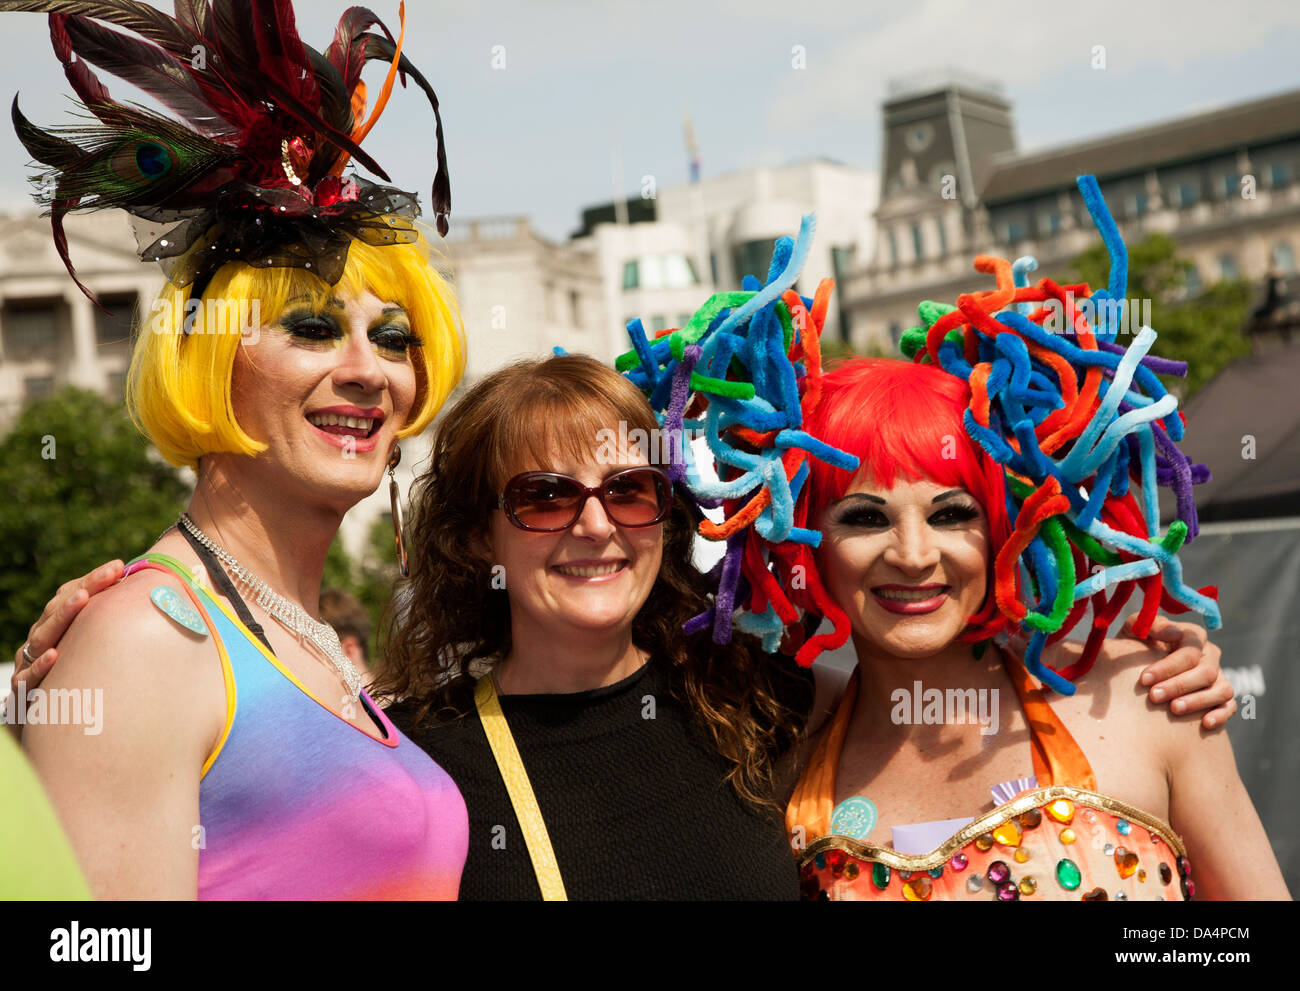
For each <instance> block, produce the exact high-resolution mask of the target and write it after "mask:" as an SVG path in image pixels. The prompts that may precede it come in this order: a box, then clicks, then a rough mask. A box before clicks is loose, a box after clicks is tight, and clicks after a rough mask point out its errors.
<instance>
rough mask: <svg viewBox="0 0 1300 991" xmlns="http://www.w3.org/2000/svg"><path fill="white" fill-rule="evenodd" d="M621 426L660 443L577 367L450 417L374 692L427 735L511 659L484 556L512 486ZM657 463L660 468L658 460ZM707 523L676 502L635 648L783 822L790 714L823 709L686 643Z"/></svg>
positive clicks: (739, 778)
mask: <svg viewBox="0 0 1300 991" xmlns="http://www.w3.org/2000/svg"><path fill="white" fill-rule="evenodd" d="M620 422H622V423H624V424H626V431H627V434H628V435H629V436H631V437H633V438H635V437H636V434H634V433H633V431H634V430H637V429H641V430H644V431H646V434H645V436H646V437H647V438H654V437H656V436H658V434H656V433H651V431H653V430H655V429H656V428H657V427H658V422H657V421H656V419H655V416H654V413H653V411H652V410H651V409H650V406H649V404H648V403H647V402H646V400H645V397H644V396H643V395H642V394H641V393H640V391H638V390H637V388H636V386H634V385H633V384H632V383H631V382H629V381H628V380H627V379H625V378H624V377H623V376H622V375H619V374H618V373H617V372H615V371H614V370H613V369H611V368H609V367H607V366H605V365H603V364H601V363H600V362H598V361H595V360H594V359H591V358H586V357H581V356H575V355H563V356H558V357H553V358H548V359H545V360H540V361H520V362H517V363H515V364H512V365H509V366H507V367H505V368H502V369H500V370H499V371H496V372H494V373H492V374H491V375H488V376H487V377H486V378H484V379H482V380H481V381H479V382H478V383H476V384H475V385H473V386H471V387H470V389H469V390H468V392H467V393H466V394H465V395H464V396H463V397H462V398H461V399H460V400H459V401H457V402H456V403H455V405H454V406H453V407H452V408H451V409H450V410H449V411H448V412H447V413H446V414H444V416H443V417H442V418H441V419H440V420H439V422H438V423H437V424H436V425H435V426H434V438H433V451H432V455H431V459H430V464H429V467H428V468H427V469H426V470H425V471H424V472H423V474H422V475H421V476H420V478H419V479H418V480H417V481H416V483H415V485H414V486H413V487H412V490H411V500H410V505H411V521H410V524H409V526H408V533H407V539H408V544H409V545H410V577H409V578H408V579H403V580H399V582H398V583H397V587H396V589H395V591H394V597H393V602H394V606H393V610H392V612H391V613H390V617H389V635H388V637H387V640H386V655H385V663H384V668H383V671H382V672H381V675H380V679H379V681H378V682H377V683H376V685H375V687H374V688H373V689H372V692H376V693H378V694H381V695H386V696H388V697H390V698H394V699H407V700H414V701H416V702H417V703H418V707H417V710H416V721H417V722H421V721H424V720H426V719H428V718H430V714H431V713H436V714H437V716H438V717H439V718H447V717H451V718H455V717H457V716H464V715H466V714H468V713H469V712H472V711H473V710H474V703H473V686H474V682H475V680H476V678H477V677H481V676H483V675H484V674H486V673H487V672H488V671H490V670H491V667H492V665H493V664H494V663H495V662H496V661H497V659H499V658H502V657H505V656H506V655H507V654H508V653H509V652H510V649H511V633H510V605H509V598H508V593H507V591H506V590H504V589H494V588H493V587H492V586H493V582H492V574H491V563H490V561H488V560H487V558H486V557H485V555H484V553H483V551H482V550H481V547H482V543H481V539H482V537H483V536H485V535H486V533H487V530H488V525H489V514H490V513H491V512H492V511H493V509H492V507H493V506H495V504H496V498H497V493H499V492H500V491H501V490H502V488H503V487H504V486H505V483H506V482H507V481H508V480H509V478H510V477H511V476H512V475H513V474H514V473H516V472H518V471H521V470H525V468H527V467H529V466H530V465H538V466H542V467H543V468H545V467H546V466H547V465H548V462H549V461H550V459H551V457H552V456H553V452H561V453H564V454H567V455H571V456H573V457H575V458H577V459H579V460H585V459H587V458H590V457H591V456H592V455H593V453H594V452H595V449H596V445H597V440H598V438H599V437H600V436H602V435H601V434H600V433H599V432H600V431H601V430H605V429H612V430H614V431H615V432H616V433H617V432H618V431H619V424H620ZM651 446H652V447H654V445H651ZM647 453H648V454H649V456H650V459H651V461H652V463H653V462H654V461H655V460H656V459H655V457H654V454H655V453H656V452H655V451H653V450H652V451H650V452H647ZM697 521H698V513H697V511H696V510H695V509H694V507H693V504H692V503H690V502H688V501H687V500H686V499H685V498H684V497H683V496H682V495H680V494H678V495H676V496H675V498H674V506H673V510H672V513H671V515H670V516H669V518H668V519H667V520H666V521H665V522H664V547H663V556H662V564H661V565H660V569H659V575H658V577H657V578H656V580H655V583H654V586H653V587H652V589H651V591H650V596H649V598H648V599H647V600H646V603H645V605H644V606H643V607H642V608H641V610H640V612H638V613H637V616H636V618H635V620H634V621H633V624H632V640H633V643H635V644H636V645H637V646H638V647H640V648H642V649H644V650H648V651H649V652H650V656H651V662H650V663H653V664H661V665H664V667H665V670H666V671H667V672H668V674H669V682H670V684H671V686H672V692H673V695H674V697H675V698H676V699H677V700H678V701H679V702H680V703H681V704H682V705H683V706H685V707H686V708H687V710H688V711H689V712H690V713H691V714H692V715H693V716H694V718H695V720H696V721H697V722H698V723H699V724H700V725H701V726H702V727H703V728H704V729H705V730H707V732H708V735H709V738H710V739H711V740H712V743H713V745H714V746H715V747H716V749H717V751H718V753H719V754H721V755H722V757H723V758H725V759H726V761H727V762H728V763H729V764H730V765H731V767H730V771H729V772H728V775H727V779H728V781H729V782H730V784H731V786H732V787H733V788H734V789H735V791H736V793H737V794H738V795H739V796H740V797H741V798H742V799H743V800H745V801H746V802H748V803H750V804H751V805H754V806H758V807H763V806H766V807H769V808H775V805H776V803H775V798H774V795H773V788H774V775H773V765H774V763H775V761H776V759H777V757H779V756H780V754H782V753H784V752H785V751H786V750H788V749H789V748H790V747H791V746H793V745H794V743H795V742H797V740H798V738H799V736H800V734H801V733H802V731H803V722H804V719H805V717H806V715H807V713H806V711H795V710H794V709H791V708H789V707H787V705H786V704H785V703H784V702H783V701H782V700H783V699H784V700H788V699H791V698H801V697H804V696H806V697H808V698H811V690H810V688H809V686H808V683H807V681H806V676H803V677H801V676H800V674H799V673H798V672H797V671H796V669H795V667H794V665H793V663H792V662H791V661H790V660H789V659H788V658H780V657H772V656H770V655H767V654H764V653H763V651H762V650H761V649H759V647H758V645H757V643H756V642H755V641H753V640H752V639H750V638H747V637H744V636H743V635H741V634H739V633H737V634H736V635H735V637H734V638H733V640H732V642H731V643H730V644H727V645H718V644H715V643H713V642H712V639H711V638H710V636H709V633H708V631H707V630H705V631H703V632H701V633H699V634H694V635H691V636H687V635H686V634H685V633H684V632H683V630H682V625H683V624H684V623H685V622H686V621H687V620H688V619H690V618H691V617H692V616H695V615H696V614H698V613H700V612H703V611H704V610H706V609H708V608H709V607H710V606H711V605H712V599H711V597H710V595H709V591H708V579H707V578H706V577H705V576H703V575H701V574H700V573H699V571H698V570H697V569H696V568H695V566H694V564H693V563H692V561H691V548H692V541H693V536H694V531H695V526H696V523H697ZM799 708H800V709H802V708H803V707H802V705H800V706H799Z"/></svg>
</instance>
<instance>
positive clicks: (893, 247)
mask: <svg viewBox="0 0 1300 991" xmlns="http://www.w3.org/2000/svg"><path fill="white" fill-rule="evenodd" d="M886 234H887V235H888V237H889V264H891V265H897V264H898V238H896V237H894V230H893V228H892V227H891V228H890V229H889V230H888V231H886Z"/></svg>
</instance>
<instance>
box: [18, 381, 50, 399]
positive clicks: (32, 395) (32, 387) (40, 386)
mask: <svg viewBox="0 0 1300 991" xmlns="http://www.w3.org/2000/svg"><path fill="white" fill-rule="evenodd" d="M53 394H54V376H53V375H33V376H32V377H31V378H25V379H23V399H25V400H26V401H27V402H29V403H30V402H35V401H36V400H37V399H45V398H46V397H47V396H51V395H53Z"/></svg>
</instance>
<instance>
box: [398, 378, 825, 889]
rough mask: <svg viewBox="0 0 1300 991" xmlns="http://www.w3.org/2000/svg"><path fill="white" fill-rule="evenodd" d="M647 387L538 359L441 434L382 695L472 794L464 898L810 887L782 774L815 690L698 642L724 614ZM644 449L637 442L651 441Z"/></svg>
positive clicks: (421, 490)
mask: <svg viewBox="0 0 1300 991" xmlns="http://www.w3.org/2000/svg"><path fill="white" fill-rule="evenodd" d="M657 426H658V424H657V423H656V421H655V418H654V415H653V414H652V413H651V411H650V409H649V407H648V406H647V405H646V403H645V400H644V399H643V398H642V396H641V395H640V393H639V392H638V391H637V389H636V388H635V387H634V386H632V385H631V384H630V383H629V382H627V381H626V380H625V379H624V378H622V377H621V376H620V375H618V374H617V373H616V372H614V371H613V370H612V369H609V368H607V367H605V366H603V365H601V364H600V363H598V362H596V361H593V360H591V359H589V358H581V357H570V356H563V357H553V358H550V359H548V360H545V361H531V362H522V363H519V364H516V365H512V366H510V367H508V368H505V369H502V370H500V371H498V372H496V373H494V374H492V375H489V376H488V377H487V378H486V379H484V380H482V381H481V382H479V383H477V384H476V385H475V386H474V387H473V388H472V389H471V390H470V391H469V393H468V394H467V395H466V396H465V397H464V398H463V399H461V401H460V402H458V403H457V404H456V405H455V406H454V407H453V408H452V409H451V410H449V411H448V412H447V413H446V414H445V415H444V417H443V418H442V419H441V420H440V421H439V422H438V424H437V426H436V427H435V436H434V445H433V454H432V458H431V464H430V467H429V469H428V471H427V472H426V473H425V474H424V475H423V476H422V477H421V478H420V479H419V481H418V482H417V484H416V486H415V488H414V489H413V494H412V503H413V517H414V518H413V521H412V525H411V529H410V536H411V572H412V575H411V579H410V581H409V582H402V583H399V586H398V590H397V599H398V601H399V602H400V603H401V611H400V615H399V622H398V624H397V626H396V628H395V629H394V631H393V637H392V639H391V640H390V641H389V644H388V650H387V664H388V666H387V668H386V677H384V678H383V679H382V680H381V683H380V685H379V686H378V687H377V689H376V690H377V691H383V690H385V689H386V690H387V691H388V692H390V693H391V694H393V695H395V696H397V697H398V698H404V699H405V700H404V701H400V702H398V703H397V704H396V705H394V706H392V707H391V708H390V709H389V710H388V712H389V717H390V718H391V719H392V720H393V721H394V722H395V723H396V724H397V725H398V726H399V727H401V728H402V729H403V731H404V732H406V733H408V735H410V736H411V738H412V739H414V740H415V741H416V742H418V743H419V744H420V745H421V746H423V747H424V748H425V749H426V750H427V751H428V752H429V753H430V754H431V755H432V756H433V757H434V759H435V760H437V761H438V762H439V764H440V765H441V766H443V767H446V768H447V769H448V770H449V771H450V772H451V774H452V776H453V777H454V778H455V779H456V781H457V782H458V783H459V784H460V785H461V790H462V793H463V794H464V796H465V801H466V805H467V807H468V809H469V816H470V835H471V840H470V846H469V853H468V856H467V859H466V866H465V873H464V875H463V876H462V880H461V897H462V898H468V899H516V898H537V897H539V896H541V897H545V898H561V897H568V898H574V899H593V898H594V899H610V898H657V899H689V898H748V899H755V898H758V899H788V898H794V897H796V896H797V894H798V878H797V876H796V872H795V870H794V867H793V864H792V862H791V859H790V853H789V848H788V846H787V844H786V842H785V838H784V836H783V833H782V829H781V826H780V819H779V808H778V806H777V804H776V802H775V801H774V800H773V797H774V794H775V791H774V782H773V778H774V769H775V765H776V762H777V760H778V758H779V757H780V756H781V755H782V754H783V753H785V752H786V751H787V750H788V749H789V748H790V746H791V744H792V743H793V742H794V740H795V738H796V736H797V734H798V732H799V730H800V727H801V724H802V720H803V717H804V716H805V715H806V713H807V712H808V709H809V706H810V704H811V698H812V691H811V688H812V686H811V684H810V679H808V678H807V676H806V674H805V673H803V672H797V671H796V670H794V669H793V668H791V667H790V666H788V665H787V664H785V663H784V662H780V661H777V660H775V659H771V658H768V657H766V656H765V655H763V654H762V653H761V652H759V651H750V650H748V649H746V647H745V646H744V645H742V644H740V643H736V644H730V645H727V646H717V645H714V644H712V643H711V642H709V640H708V638H707V636H693V637H687V636H684V635H683V633H682V625H683V624H684V623H685V622H686V621H687V620H688V619H689V618H690V617H691V616H692V615H694V614H696V613H698V612H700V611H701V610H702V609H705V608H707V607H708V605H709V603H708V599H707V596H706V594H705V591H704V589H705V584H706V583H705V580H704V578H703V576H701V575H700V574H699V572H698V571H696V570H695V568H694V566H693V565H692V563H691V542H692V533H693V529H694V520H693V519H692V516H691V513H690V510H689V504H688V503H687V502H685V501H683V500H682V499H680V498H675V497H674V495H673V491H672V485H671V484H670V482H669V480H668V477H667V476H666V475H665V473H664V472H663V470H662V469H661V468H660V467H658V465H656V464H654V463H652V462H654V461H655V460H657V458H656V454H657V452H656V451H651V450H647V449H646V448H647V445H645V444H642V445H640V446H639V447H638V446H637V445H636V444H635V443H634V442H633V443H631V444H629V443H623V444H622V445H621V446H620V444H618V443H613V442H611V441H610V437H618V438H623V439H626V438H629V437H630V438H633V440H635V439H636V438H638V437H644V438H653V437H657V436H658V435H659V432H658V430H657ZM639 431H640V432H643V433H639Z"/></svg>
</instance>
